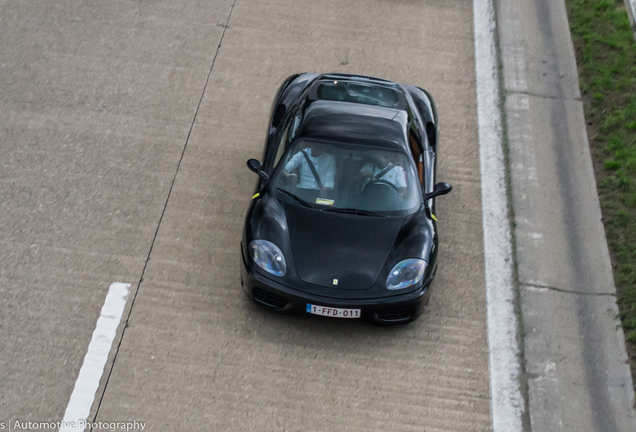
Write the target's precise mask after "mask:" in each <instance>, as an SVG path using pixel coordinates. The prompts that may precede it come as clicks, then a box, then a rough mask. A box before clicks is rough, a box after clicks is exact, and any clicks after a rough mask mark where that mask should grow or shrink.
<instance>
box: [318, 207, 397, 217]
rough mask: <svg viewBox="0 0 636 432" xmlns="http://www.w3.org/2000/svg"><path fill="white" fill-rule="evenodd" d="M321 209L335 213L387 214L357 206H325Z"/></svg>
mask: <svg viewBox="0 0 636 432" xmlns="http://www.w3.org/2000/svg"><path fill="white" fill-rule="evenodd" d="M321 210H325V211H330V212H335V213H351V214H357V215H360V216H380V217H384V216H386V215H384V214H382V213H379V212H376V211H373V210H362V209H357V208H340V207H325V208H324V209H321Z"/></svg>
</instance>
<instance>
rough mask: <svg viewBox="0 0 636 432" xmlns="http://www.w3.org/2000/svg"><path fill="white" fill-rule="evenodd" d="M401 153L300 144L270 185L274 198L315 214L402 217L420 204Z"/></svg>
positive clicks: (412, 175) (406, 158)
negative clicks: (300, 206)
mask: <svg viewBox="0 0 636 432" xmlns="http://www.w3.org/2000/svg"><path fill="white" fill-rule="evenodd" d="M412 166H413V163H411V162H410V161H409V156H408V155H407V154H406V153H405V152H401V151H396V150H388V149H383V148H378V147H373V146H363V145H347V144H340V143H330V142H324V141H314V140H311V141H309V140H302V139H301V140H298V141H296V143H294V144H293V145H292V146H291V148H290V149H289V150H288V151H287V152H286V155H285V157H284V158H283V160H282V161H281V163H280V164H278V166H277V168H276V172H275V173H274V175H273V177H272V181H271V182H270V187H271V188H272V189H273V190H276V191H277V193H278V196H279V197H280V198H281V199H283V200H285V201H287V202H291V203H294V204H296V205H304V206H307V207H312V208H315V209H318V210H325V211H336V212H342V213H354V214H360V215H369V216H378V215H379V216H389V215H404V214H408V213H412V212H413V211H415V210H417V209H419V207H420V206H421V203H422V201H421V188H420V186H419V184H418V183H417V180H416V175H415V172H414V169H413V167H412Z"/></svg>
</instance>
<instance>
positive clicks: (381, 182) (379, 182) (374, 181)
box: [362, 178, 400, 195]
mask: <svg viewBox="0 0 636 432" xmlns="http://www.w3.org/2000/svg"><path fill="white" fill-rule="evenodd" d="M373 185H386V186H390V187H391V188H392V189H393V190H394V191H395V193H397V194H398V195H399V194H400V191H399V190H398V188H397V187H396V186H395V185H394V184H393V183H391V182H389V181H387V180H383V179H379V178H372V179H371V180H369V183H367V184H366V185H365V186H364V189H363V190H362V192H366V190H367V189H368V188H369V187H370V186H373Z"/></svg>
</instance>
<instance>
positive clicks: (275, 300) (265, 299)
mask: <svg viewBox="0 0 636 432" xmlns="http://www.w3.org/2000/svg"><path fill="white" fill-rule="evenodd" d="M252 294H253V295H254V300H256V301H257V302H259V303H262V304H264V305H265V306H269V307H271V308H274V309H282V308H284V307H285V306H287V303H289V301H288V300H287V299H286V298H285V297H281V296H279V295H276V294H273V293H271V292H269V291H266V290H264V289H262V288H258V287H255V288H254V289H253V290H252Z"/></svg>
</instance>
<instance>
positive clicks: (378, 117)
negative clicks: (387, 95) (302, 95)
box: [298, 100, 408, 151]
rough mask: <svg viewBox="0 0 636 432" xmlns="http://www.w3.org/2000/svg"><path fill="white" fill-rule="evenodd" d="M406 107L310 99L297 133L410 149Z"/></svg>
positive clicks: (341, 140)
mask: <svg viewBox="0 0 636 432" xmlns="http://www.w3.org/2000/svg"><path fill="white" fill-rule="evenodd" d="M407 130H408V114H407V113H406V111H404V110H399V109H395V108H384V107H379V106H373V105H364V104H359V103H353V102H340V101H328V100H314V101H311V102H310V103H309V104H308V106H307V108H306V109H305V113H304V118H303V121H302V124H301V127H300V130H299V133H298V137H299V138H300V137H304V138H310V139H319V140H328V141H337V142H344V143H350V144H364V145H372V146H379V147H384V148H392V149H396V150H406V151H408V144H407V135H406V131H407Z"/></svg>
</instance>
